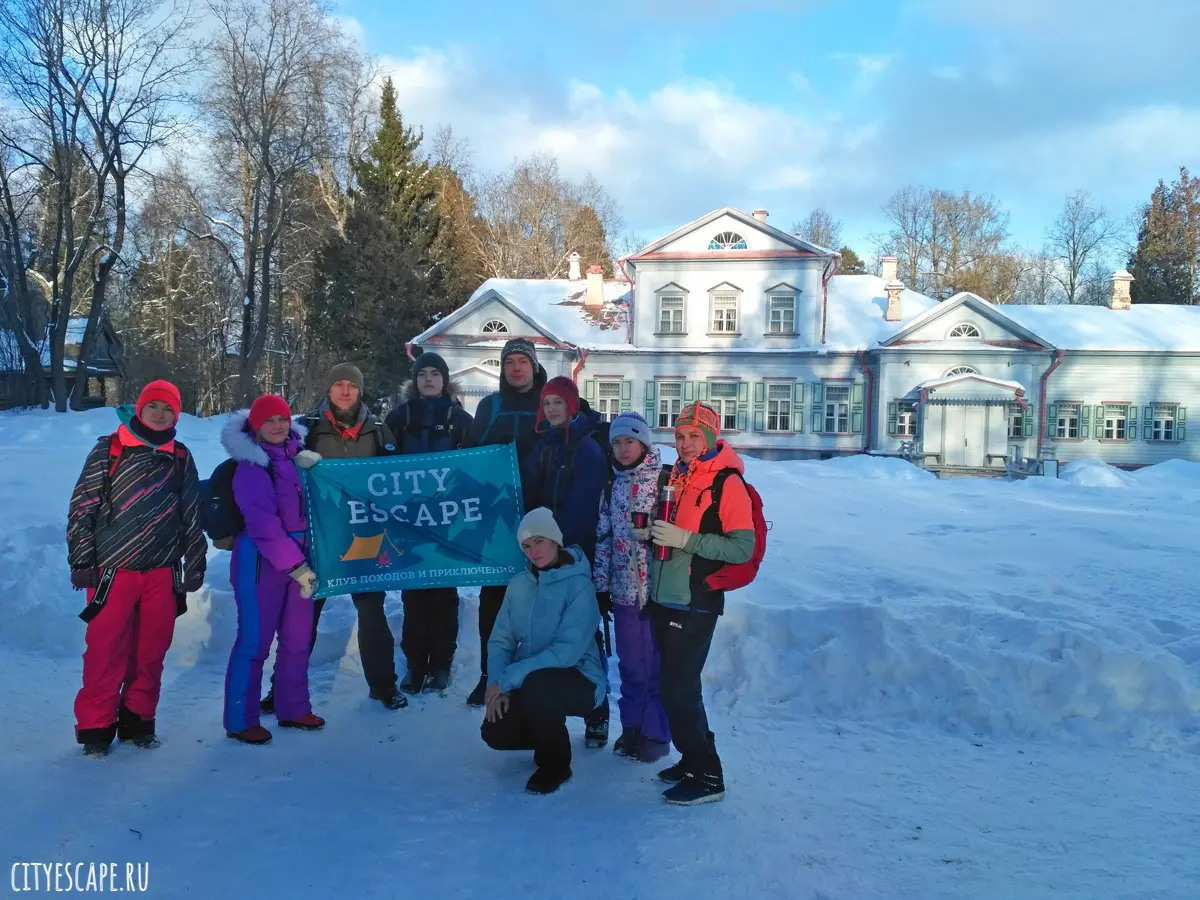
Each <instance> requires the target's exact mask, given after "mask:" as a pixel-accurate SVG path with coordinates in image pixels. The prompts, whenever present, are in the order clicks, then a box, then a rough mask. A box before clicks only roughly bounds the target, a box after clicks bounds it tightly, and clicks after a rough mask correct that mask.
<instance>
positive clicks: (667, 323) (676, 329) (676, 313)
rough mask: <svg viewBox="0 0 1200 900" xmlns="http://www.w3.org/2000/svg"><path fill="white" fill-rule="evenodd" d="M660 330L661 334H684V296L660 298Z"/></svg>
mask: <svg viewBox="0 0 1200 900" xmlns="http://www.w3.org/2000/svg"><path fill="white" fill-rule="evenodd" d="M658 331H659V333H660V334H683V298H682V297H659V298H658Z"/></svg>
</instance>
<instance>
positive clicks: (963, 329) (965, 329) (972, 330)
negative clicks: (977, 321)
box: [946, 322, 982, 338]
mask: <svg viewBox="0 0 1200 900" xmlns="http://www.w3.org/2000/svg"><path fill="white" fill-rule="evenodd" d="M946 337H948V338H978V337H982V335H981V334H980V333H979V329H978V328H976V327H975V326H974V325H972V324H971V323H970V322H959V323H958V324H957V325H955V326H954V327H953V328H951V329H950V331H949V332H948V333H947V335H946Z"/></svg>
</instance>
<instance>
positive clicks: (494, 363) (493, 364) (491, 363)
mask: <svg viewBox="0 0 1200 900" xmlns="http://www.w3.org/2000/svg"><path fill="white" fill-rule="evenodd" d="M479 364H480V365H481V366H487V367H488V368H491V369H498V368H500V360H499V359H497V358H496V357H494V356H489V357H488V358H487V359H481V360H480V361H479Z"/></svg>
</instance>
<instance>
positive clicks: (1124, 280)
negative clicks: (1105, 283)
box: [1108, 269, 1133, 309]
mask: <svg viewBox="0 0 1200 900" xmlns="http://www.w3.org/2000/svg"><path fill="white" fill-rule="evenodd" d="M1132 282H1133V276H1132V275H1130V274H1129V273H1128V272H1127V271H1126V270H1125V269H1118V270H1117V271H1115V272H1113V274H1112V278H1111V279H1110V283H1111V284H1112V298H1111V299H1110V300H1109V301H1108V307H1109V309H1129V307H1130V306H1131V305H1132V301H1131V299H1130V297H1129V285H1130V284H1132Z"/></svg>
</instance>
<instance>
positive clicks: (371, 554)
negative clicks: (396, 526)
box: [341, 531, 404, 565]
mask: <svg viewBox="0 0 1200 900" xmlns="http://www.w3.org/2000/svg"><path fill="white" fill-rule="evenodd" d="M385 543H386V544H387V547H384V544H385ZM388 547H390V548H391V551H392V553H395V554H396V556H397V557H400V556H403V555H404V551H403V550H401V549H399V548H398V547H397V546H396V545H395V544H394V543H392V539H391V538H390V537H389V536H388V534H387V532H386V531H382V532H380V533H379V534H376V535H372V536H371V537H363V536H361V535H357V534H356V535H353V540H351V541H350V546H349V548H348V549H347V550H346V552H345V553H343V554H342V556H341V561H342V562H362V561H363V560H367V559H375V560H378V561H379V562H380V564H381V565H389V564H390V563H391V561H392V560H391V558H390V557H389V556H388V550H387V548H388Z"/></svg>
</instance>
